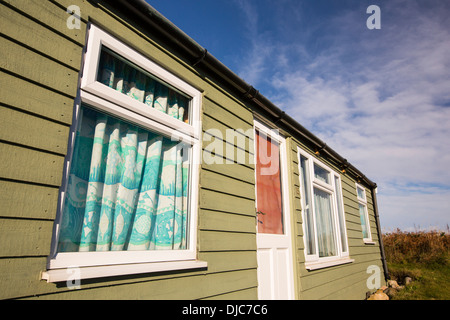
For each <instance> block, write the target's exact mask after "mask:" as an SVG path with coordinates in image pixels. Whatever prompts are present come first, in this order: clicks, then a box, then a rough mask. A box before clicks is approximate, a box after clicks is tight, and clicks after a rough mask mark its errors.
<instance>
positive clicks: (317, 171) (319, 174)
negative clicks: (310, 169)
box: [314, 164, 330, 184]
mask: <svg viewBox="0 0 450 320" xmlns="http://www.w3.org/2000/svg"><path fill="white" fill-rule="evenodd" d="M314 177H315V178H316V179H318V180H320V181H323V182H325V183H327V184H330V173H329V172H328V171H327V170H325V169H324V168H322V167H320V166H318V165H317V164H314Z"/></svg>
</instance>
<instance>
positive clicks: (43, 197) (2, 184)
mask: <svg viewBox="0 0 450 320" xmlns="http://www.w3.org/2000/svg"><path fill="white" fill-rule="evenodd" d="M0 190H2V192H0V203H1V204H2V210H1V212H0V216H2V217H18V218H34V219H46V220H51V219H54V218H55V216H56V206H57V201H58V188H54V187H44V186H39V185H32V184H27V183H17V182H11V181H3V180H0Z"/></svg>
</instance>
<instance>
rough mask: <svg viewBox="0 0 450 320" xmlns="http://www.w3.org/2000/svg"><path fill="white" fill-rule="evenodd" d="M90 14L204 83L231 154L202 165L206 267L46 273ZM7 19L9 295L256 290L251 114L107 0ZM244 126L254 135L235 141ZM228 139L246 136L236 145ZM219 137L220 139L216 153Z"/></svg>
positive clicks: (2, 103)
mask: <svg viewBox="0 0 450 320" xmlns="http://www.w3.org/2000/svg"><path fill="white" fill-rule="evenodd" d="M72 4H76V5H78V6H79V7H80V10H81V18H82V19H81V20H82V21H81V28H80V29H69V28H67V27H66V22H67V18H68V17H69V15H68V14H67V12H66V8H67V7H68V6H70V5H72ZM88 20H92V21H97V22H99V23H100V26H101V27H103V28H105V30H107V31H110V32H111V33H113V34H114V35H115V36H116V37H117V38H119V39H121V40H122V41H124V42H126V43H127V44H128V45H130V46H132V47H133V48H134V49H136V50H137V51H138V52H140V53H142V54H144V55H146V56H148V57H149V58H151V59H152V60H154V61H156V62H157V63H159V64H160V65H161V66H163V67H164V68H166V69H167V70H168V71H170V72H173V73H174V74H176V75H177V76H179V77H180V78H182V79H184V80H186V81H187V82H189V83H191V84H192V85H193V86H195V87H197V88H199V89H200V90H202V91H203V94H204V98H203V105H202V123H203V133H204V136H209V138H208V139H209V140H208V139H206V140H205V141H204V142H203V151H204V152H206V153H208V152H209V153H210V154H211V155H214V156H215V157H216V159H222V160H223V162H220V161H219V162H220V163H203V164H202V165H201V171H200V186H198V187H199V194H200V196H199V212H198V258H199V259H200V260H203V261H207V262H208V268H207V270H201V271H184V272H171V273H167V274H165V273H162V274H145V275H134V276H122V277H111V278H104V279H101V280H96V279H91V280H86V281H84V280H83V281H82V290H68V289H67V288H66V287H65V286H64V285H62V286H61V285H55V284H49V283H46V282H45V281H42V280H40V273H41V272H42V271H45V269H46V263H47V256H48V254H49V252H50V245H51V240H52V235H53V225H54V219H55V217H56V214H57V203H58V195H59V187H60V185H61V180H62V172H63V166H64V157H65V155H66V154H67V152H68V151H69V150H67V145H68V138H69V137H68V135H69V130H70V125H71V124H72V113H73V104H74V99H75V97H76V94H77V86H78V79H79V71H80V66H81V58H82V50H83V46H84V43H85V35H86V22H87V21H88ZM0 23H1V28H0V30H1V34H0V48H1V49H0V97H1V100H0V188H1V190H2V192H1V193H0V203H1V205H2V212H0V242H1V243H2V246H1V247H0V271H1V272H0V284H1V287H2V290H1V291H0V298H36V297H39V298H42V299H46V298H48V299H124V298H126V299H255V298H257V276H256V268H257V263H256V227H255V203H254V201H255V189H254V166H253V164H252V163H253V162H252V161H253V160H252V159H253V132H252V130H251V129H252V127H253V116H252V113H251V111H250V110H249V109H248V108H246V107H245V106H244V105H242V104H241V103H240V102H239V101H238V100H236V99H235V98H234V97H233V96H231V95H229V94H228V93H227V92H226V91H224V90H223V89H221V88H220V87H219V86H218V85H217V84H216V83H214V82H212V81H211V80H209V79H208V78H206V77H204V76H203V75H201V74H199V73H198V72H197V71H196V70H194V69H193V68H192V67H190V66H188V65H187V64H186V63H185V62H184V61H183V60H182V59H181V58H178V57H177V56H176V55H175V54H173V53H171V52H169V51H167V50H166V49H165V48H164V47H163V46H161V45H159V44H158V43H156V42H154V40H153V39H152V38H151V35H150V36H149V35H147V34H145V33H144V32H143V31H142V30H139V29H137V28H136V27H134V26H133V24H132V23H131V22H129V21H126V20H124V19H123V18H122V17H121V16H120V13H117V12H113V11H111V9H110V8H108V7H106V6H105V5H104V4H103V3H102V2H100V3H99V4H98V5H93V4H92V3H90V2H88V1H72V0H54V1H53V0H51V1H42V0H32V1H29V0H27V1H25V0H23V1H13V0H5V1H3V0H2V1H0ZM236 129H240V130H242V132H244V131H245V130H250V131H247V133H250V135H245V136H243V135H241V136H239V134H240V133H236V134H237V136H235V137H232V136H230V137H229V139H228V140H227V132H231V133H235V130H236ZM230 130H231V131H230ZM231 138H235V139H238V140H239V139H242V140H239V141H242V142H243V143H241V144H239V145H238V146H237V147H236V146H235V145H234V143H232V141H231ZM211 142H215V144H214V145H215V146H219V145H220V146H221V147H217V148H214V149H213V150H208V148H209V147H210V143H211ZM242 155H243V156H244V159H245V160H244V161H243V162H240V161H239V156H242ZM250 159H251V160H252V161H250ZM180 289H181V290H180Z"/></svg>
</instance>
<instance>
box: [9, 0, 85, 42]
mask: <svg viewBox="0 0 450 320" xmlns="http://www.w3.org/2000/svg"><path fill="white" fill-rule="evenodd" d="M2 1H3V2H4V3H6V4H8V5H9V6H10V7H11V8H14V9H15V10H16V11H17V12H19V13H20V14H21V15H23V16H25V17H27V18H30V19H33V20H34V21H36V22H39V23H41V24H44V25H45V26H46V27H47V28H48V29H51V30H53V31H56V32H58V33H59V34H61V35H63V36H64V37H66V38H67V39H70V40H72V41H73V42H75V43H78V44H80V45H84V40H85V35H86V24H85V23H81V25H80V27H81V28H80V29H69V28H67V18H68V17H69V15H68V13H67V12H66V10H64V9H62V8H61V7H58V6H57V5H55V4H54V3H52V2H51V1H48V0H46V1H42V0H2ZM72 4H74V1H72V2H71V3H68V4H67V5H66V6H65V8H67V7H68V6H70V5H72Z"/></svg>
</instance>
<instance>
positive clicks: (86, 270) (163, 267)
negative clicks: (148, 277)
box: [41, 260, 208, 282]
mask: <svg viewBox="0 0 450 320" xmlns="http://www.w3.org/2000/svg"><path fill="white" fill-rule="evenodd" d="M207 266H208V264H207V262H206V261H198V260H188V261H173V262H152V263H136V264H120V265H109V266H95V267H73V268H62V269H51V270H47V271H44V272H42V274H41V279H42V280H47V282H61V281H67V280H71V281H72V280H75V279H76V280H81V279H93V278H103V277H111V276H122V275H131V274H140V273H152V272H162V271H172V270H188V269H204V268H206V267H207Z"/></svg>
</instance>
